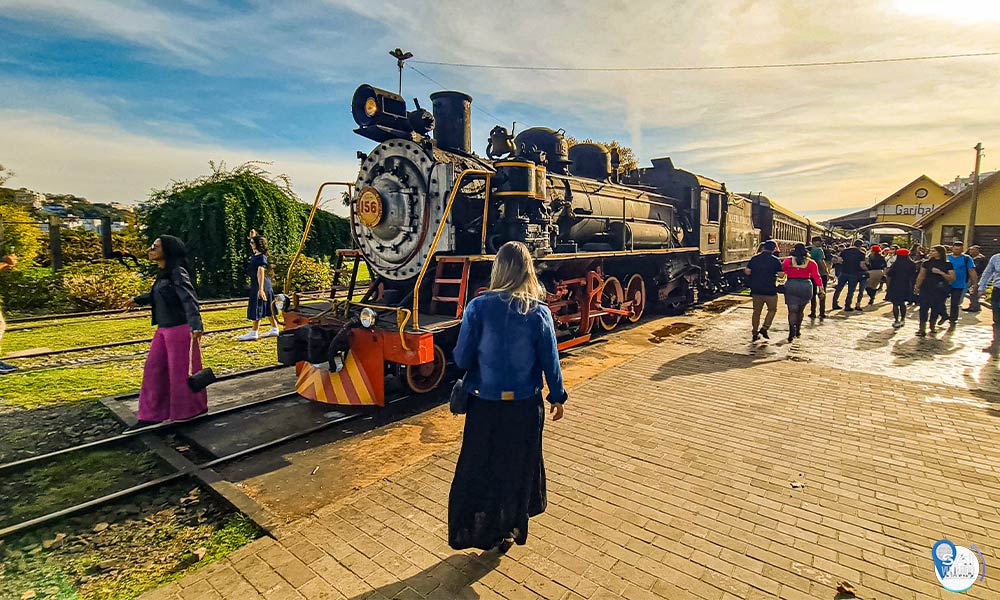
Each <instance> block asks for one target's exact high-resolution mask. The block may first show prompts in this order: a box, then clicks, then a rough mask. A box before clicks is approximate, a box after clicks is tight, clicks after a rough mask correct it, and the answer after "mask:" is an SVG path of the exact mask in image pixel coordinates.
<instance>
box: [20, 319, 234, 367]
mask: <svg viewBox="0 0 1000 600" xmlns="http://www.w3.org/2000/svg"><path fill="white" fill-rule="evenodd" d="M246 328H247V327H246V325H241V326H239V327H226V328H224V329H213V330H212V331H206V332H205V333H204V335H212V334H216V333H231V332H233V331H240V330H241V329H246ZM152 341H153V338H149V339H145V338H143V339H139V340H126V341H124V342H110V343H107V344H95V345H93V346H79V347H77V348H61V349H59V350H49V351H47V352H36V353H34V354H22V355H20V356H6V357H4V360H21V359H25V358H42V357H45V356H57V355H60V354H71V353H73V352H91V351H93V350H105V349H108V348H120V347H122V346H132V345H134V344H148V343H150V342H152Z"/></svg>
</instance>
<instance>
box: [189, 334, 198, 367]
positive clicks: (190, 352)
mask: <svg viewBox="0 0 1000 600" xmlns="http://www.w3.org/2000/svg"><path fill="white" fill-rule="evenodd" d="M191 333H192V335H191V348H190V349H189V350H188V377H190V376H192V375H194V345H195V344H196V343H197V341H196V340H195V337H194V335H193V334H194V332H191Z"/></svg>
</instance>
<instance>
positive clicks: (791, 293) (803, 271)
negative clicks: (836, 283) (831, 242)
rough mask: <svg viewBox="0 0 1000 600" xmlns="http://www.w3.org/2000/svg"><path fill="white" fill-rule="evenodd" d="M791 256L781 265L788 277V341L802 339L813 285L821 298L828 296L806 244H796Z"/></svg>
mask: <svg viewBox="0 0 1000 600" xmlns="http://www.w3.org/2000/svg"><path fill="white" fill-rule="evenodd" d="M790 254H791V256H789V257H788V258H786V259H785V261H784V262H783V263H782V264H781V270H782V271H783V272H784V273H785V275H787V276H788V280H787V281H786V282H785V305H787V306H788V341H789V342H791V341H792V340H794V339H795V338H797V337H800V335H801V333H800V331H799V330H800V329H801V328H802V317H803V316H804V314H805V308H806V305H807V304H809V300H811V299H812V297H813V285H815V286H816V293H817V294H819V296H820V298H823V297H825V296H826V289H824V287H823V279H822V278H820V276H819V266H818V265H817V264H816V261H814V260H813V259H811V258H809V251H808V250H807V249H806V245H805V244H801V243H800V244H795V247H794V248H792V251H791V253H790Z"/></svg>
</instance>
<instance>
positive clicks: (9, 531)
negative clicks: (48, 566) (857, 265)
mask: <svg viewBox="0 0 1000 600" xmlns="http://www.w3.org/2000/svg"><path fill="white" fill-rule="evenodd" d="M409 397H410V396H409V395H406V396H401V397H399V398H396V399H394V400H392V401H390V402H389V404H395V403H396V402H399V401H401V400H405V399H406V398H409ZM216 414H219V413H216ZM362 415H363V413H355V414H353V415H344V416H342V417H338V418H336V419H332V420H330V421H327V422H325V423H320V424H319V425H316V426H314V427H310V428H308V429H303V430H302V431H297V432H295V433H291V434H288V435H285V436H282V437H280V438H277V439H274V440H270V441H268V442H264V443H263V444H258V445H256V446H253V447H250V448H244V449H243V450H240V451H238V452H234V453H232V454H228V455H226V456H221V457H219V458H216V459H214V460H210V461H208V462H206V463H202V464H200V465H197V466H195V468H194V469H190V468H189V469H182V470H180V471H177V472H175V473H171V474H169V475H165V476H163V477H159V478H157V479H154V480H152V481H147V482H145V483H140V484H138V485H135V486H132V487H130V488H126V489H124V490H119V491H117V492H113V493H111V494H107V495H105V496H101V497H99V498H94V499H92V500H88V501H86V502H83V503H81V504H77V505H75V506H70V507H67V508H64V509H61V510H59V511H56V512H53V513H49V514H47V515H42V516H40V517H36V518H34V519H30V520H28V521H24V522H23V523H18V524H16V525H10V526H8V527H4V528H3V529H0V539H3V538H5V537H7V536H9V535H13V534H15V533H19V532H21V531H26V530H28V529H32V528H34V527H37V526H39V525H44V524H45V523H48V522H50V521H54V520H56V519H59V518H62V517H67V516H70V515H73V514H76V513H79V512H83V511H85V510H87V509H89V508H94V507H95V506H100V505H102V504H106V503H108V502H111V501H112V500H117V499H119V498H124V497H127V496H131V495H133V494H136V493H138V492H141V491H143V490H146V489H150V488H153V487H157V486H160V485H163V484H164V483H169V482H171V481H174V480H176V479H180V478H182V477H187V476H190V475H193V474H195V473H196V472H198V471H203V470H205V469H209V468H211V467H214V466H216V465H220V464H223V463H226V462H229V461H232V460H236V459H237V458H242V457H244V456H247V455H249V454H253V453H255V452H260V451H261V450H266V449H268V448H271V447H274V446H278V445H280V444H283V443H285V442H289V441H292V440H295V439H298V438H301V437H305V436H307V435H311V434H313V433H318V432H320V431H323V430H324V429H329V428H330V427H333V426H334V425H339V424H341V423H345V422H347V421H352V420H354V419H357V418H359V417H361V416H362ZM137 431H139V430H137Z"/></svg>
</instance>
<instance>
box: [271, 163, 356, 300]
mask: <svg viewBox="0 0 1000 600" xmlns="http://www.w3.org/2000/svg"><path fill="white" fill-rule="evenodd" d="M328 185H343V186H346V187H347V191H348V192H350V194H351V195H352V196H353V195H354V183H353V182H350V181H324V182H323V183H322V184H320V186H319V189H318V190H316V199H315V200H313V205H312V210H310V211H309V219H308V220H307V221H306V227H305V230H304V231H303V232H302V240H301V241H300V242H299V249H298V250H296V251H295V256H293V257H292V262H291V263H290V264H289V265H288V274H287V275H285V285H284V287H283V288H282V290H281V291H282V293H284V294H285V295H286V296H287V295H288V284H289V282H291V280H292V269H294V268H295V263H296V262H297V261H298V260H299V257H300V256H302V250H303V249H304V248H305V247H306V238H308V237H309V230H310V229H312V224H313V217H315V216H316V208H317V207H318V206H319V199H320V196H321V195H322V194H323V188H325V187H326V186H328ZM351 223H352V224H351V229H352V230H353V229H354V225H353V223H354V203H353V202H351ZM296 306H298V303H296Z"/></svg>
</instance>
